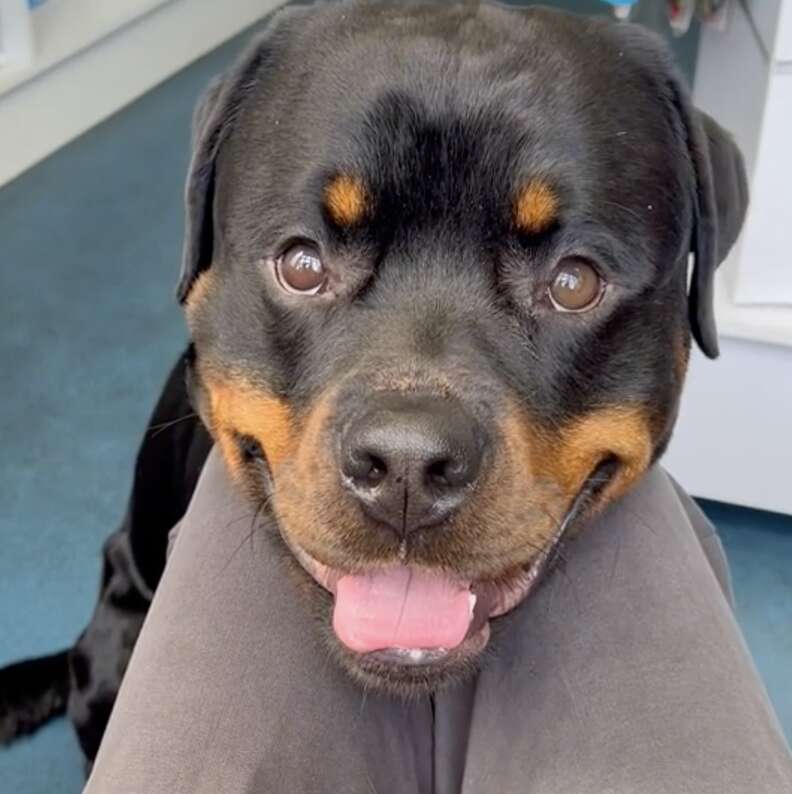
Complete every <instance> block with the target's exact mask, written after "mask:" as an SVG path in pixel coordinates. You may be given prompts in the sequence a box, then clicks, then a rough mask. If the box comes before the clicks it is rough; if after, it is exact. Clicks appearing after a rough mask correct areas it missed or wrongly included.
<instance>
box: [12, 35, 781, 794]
mask: <svg viewBox="0 0 792 794" xmlns="http://www.w3.org/2000/svg"><path fill="white" fill-rule="evenodd" d="M238 48H239V41H238V40H237V41H233V42H231V43H229V44H228V45H226V46H224V47H222V48H221V49H219V50H217V51H216V52H214V53H212V54H211V55H209V56H207V57H206V58H204V59H202V60H201V61H199V62H198V63H196V64H194V65H192V66H191V67H190V68H189V69H187V70H185V71H184V72H182V73H181V74H179V75H177V76H176V77H175V78H173V79H171V80H169V81H168V82H167V83H165V84H164V85H162V86H161V87H159V88H158V89H156V90H154V91H152V92H150V93H149V94H147V95H146V96H145V97H143V98H142V99H141V100H139V101H138V102H136V103H135V104H134V105H132V106H130V107H129V108H127V109H126V110H124V111H122V112H121V113H119V114H118V115H116V116H114V117H113V118H112V119H110V120H109V121H107V122H106V123H104V124H102V125H101V126H99V127H97V128H96V129H94V130H92V131H91V132H89V133H88V134H86V135H84V136H83V137H81V138H80V139H79V140H77V141H75V142H74V143H73V144H71V145H70V146H68V147H66V148H64V149H63V150H61V151H60V152H58V153H56V154H55V155H53V156H52V157H51V158H49V159H48V160H46V161H45V162H43V163H42V164H40V165H39V166H37V167H36V168H34V169H33V170H31V171H29V172H28V173H26V174H24V175H23V176H22V177H20V178H19V179H17V180H16V181H15V182H13V183H12V184H10V185H8V186H6V187H5V188H3V189H2V190H0V240H2V244H1V245H2V249H1V250H2V265H1V266H0V317H2V318H3V325H2V333H1V334H0V371H2V373H3V383H4V384H5V386H4V388H3V411H2V414H0V438H2V440H3V443H2V449H1V450H0V549H2V553H1V554H0V664H3V663H5V662H8V661H11V660H13V659H17V658H19V657H22V656H26V655H36V654H40V653H45V652H49V651H52V650H55V649H58V648H61V647H65V646H67V645H69V644H70V643H71V642H72V641H73V640H74V638H75V637H76V635H77V634H78V633H79V631H80V630H81V629H82V627H83V626H84V624H85V623H86V621H87V620H88V618H89V616H90V613H91V610H92V606H93V602H94V599H95V596H96V588H97V582H98V574H99V551H100V547H101V543H102V541H103V539H104V538H105V537H106V536H107V535H108V534H109V533H110V532H111V531H112V530H113V529H114V528H115V526H116V525H117V524H118V522H119V520H120V519H121V515H122V511H123V507H124V502H125V500H126V497H127V489H128V486H129V482H130V477H131V468H132V461H133V455H134V451H135V447H136V444H137V442H138V439H139V437H140V434H141V432H142V429H143V427H144V424H145V421H146V418H147V415H148V412H149V411H150V409H151V407H152V405H153V401H154V399H155V397H156V395H157V392H158V389H159V387H160V385H161V382H162V380H163V378H164V376H165V374H166V372H167V370H168V368H169V366H170V364H171V362H172V360H173V358H174V356H175V354H176V353H177V351H178V350H179V349H180V347H181V345H182V343H183V340H184V338H185V333H184V328H183V323H182V319H181V314H180V312H179V310H178V309H177V307H176V304H175V301H174V299H173V289H174V285H175V281H176V275H177V263H178V260H179V252H180V247H181V234H182V215H181V212H182V208H181V194H182V183H183V179H184V173H185V169H186V165H187V156H188V146H187V144H188V130H189V120H190V115H191V110H192V107H193V104H194V102H195V99H196V97H197V95H198V94H199V92H200V90H201V89H202V88H203V86H204V85H205V84H206V83H207V81H208V80H209V78H210V77H211V76H212V75H214V74H216V73H217V72H218V71H220V70H221V69H223V68H224V67H225V66H226V64H227V63H228V61H229V59H230V58H231V57H232V55H233V54H234V53H235V52H236V51H237V50H238ZM706 507H707V509H708V511H709V512H710V515H711V516H712V517H713V519H714V520H715V522H716V523H717V524H718V526H719V527H720V529H721V531H722V533H723V537H724V540H725V542H726V545H727V548H728V551H729V554H730V557H731V561H732V564H733V566H734V581H735V588H736V591H737V597H738V602H739V617H740V620H741V622H742V624H743V627H744V629H745V633H746V636H747V638H748V641H749V643H750V645H751V648H752V651H753V653H754V656H755V658H756V660H757V664H758V666H759V668H760V670H761V672H762V674H763V676H764V678H765V681H766V682H767V685H768V688H769V690H770V692H771V695H772V696H773V698H774V700H775V703H776V706H777V708H778V710H779V712H780V714H781V716H782V719H783V720H784V723H785V725H786V728H787V731H788V733H789V735H790V736H792V690H791V689H790V687H789V685H788V681H789V675H788V671H789V670H792V631H791V630H790V626H792V519H789V518H782V517H778V516H769V515H766V514H760V513H757V512H753V511H746V510H740V509H735V508H730V507H727V506H723V505H715V504H710V505H707V506H706ZM81 782H82V770H81V760H80V755H79V752H78V749H77V745H76V742H75V740H74V738H73V736H72V733H71V729H70V727H69V726H68V725H67V724H66V722H65V721H63V720H60V721H58V722H56V723H54V724H52V725H50V726H48V727H47V728H46V729H44V730H43V731H42V732H40V733H39V734H38V735H37V736H36V737H35V738H33V739H31V740H25V741H21V742H19V743H17V744H16V745H14V746H13V748H11V749H9V750H0V792H2V794H5V792H8V793H9V794H10V793H11V792H14V794H45V792H46V794H50V793H51V792H52V791H58V792H60V793H61V794H77V792H79V791H80V788H81Z"/></svg>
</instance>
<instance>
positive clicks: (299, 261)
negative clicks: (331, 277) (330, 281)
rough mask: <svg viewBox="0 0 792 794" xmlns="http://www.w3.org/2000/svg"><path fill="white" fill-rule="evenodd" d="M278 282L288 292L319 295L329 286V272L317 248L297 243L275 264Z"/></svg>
mask: <svg viewBox="0 0 792 794" xmlns="http://www.w3.org/2000/svg"><path fill="white" fill-rule="evenodd" d="M275 270H276V273H277V276H278V281H279V282H280V284H281V286H282V287H283V288H284V289H285V290H286V291H287V292H293V293H296V294H299V295H317V294H318V293H320V292H322V290H323V289H324V288H325V287H326V286H327V272H326V271H325V267H324V264H323V263H322V257H321V255H320V253H319V251H318V249H317V248H316V247H315V246H312V245H309V244H308V243H297V244H296V245H293V246H292V247H291V248H289V249H288V250H287V251H286V252H285V253H284V254H283V255H281V256H280V257H278V259H277V261H276V262H275Z"/></svg>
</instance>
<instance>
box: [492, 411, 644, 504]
mask: <svg viewBox="0 0 792 794" xmlns="http://www.w3.org/2000/svg"><path fill="white" fill-rule="evenodd" d="M505 430H506V433H507V434H509V435H513V434H516V435H518V436H520V437H522V439H523V443H522V447H523V449H524V450H525V451H526V452H527V454H528V455H529V457H530V461H529V464H528V465H529V469H530V472H531V475H532V476H531V479H532V480H534V481H537V480H538V481H542V480H549V481H551V482H555V483H557V484H558V485H559V486H560V487H561V489H562V490H563V491H564V492H565V493H566V494H567V496H568V497H570V498H571V497H573V496H574V495H575V494H576V493H577V492H578V491H579V490H580V488H581V487H582V485H583V483H584V482H585V480H586V477H588V476H589V474H591V472H592V471H593V470H594V468H595V467H596V466H597V465H598V464H599V463H600V462H602V461H603V460H604V459H605V458H606V457H608V456H611V455H615V456H616V457H617V458H618V459H619V461H620V462H621V468H620V469H619V472H618V474H617V476H616V478H615V479H614V480H613V481H612V482H611V484H610V485H609V486H608V487H607V488H606V490H605V491H604V492H603V495H602V497H601V498H600V500H599V504H600V505H602V504H604V503H607V502H609V501H611V500H613V499H615V498H617V497H618V496H621V495H622V494H623V493H624V492H625V491H626V490H627V489H628V488H629V487H630V485H631V484H632V483H634V482H635V481H636V480H637V479H638V478H639V477H640V476H641V475H642V474H643V473H644V472H645V471H646V469H647V467H648V466H649V462H650V460H651V456H652V433H651V417H650V414H649V411H648V410H647V409H646V408H645V407H643V406H630V405H623V406H612V407H608V408H602V409H599V410H597V411H594V412H592V413H590V414H588V415H586V416H583V417H581V418H580V419H576V420H574V421H572V422H571V423H569V424H567V425H566V426H564V427H562V428H560V429H559V430H553V431H550V430H546V429H539V428H537V427H536V425H535V423H533V422H532V421H531V420H530V419H527V418H526V417H521V416H519V415H517V416H512V417H510V419H509V420H507V425H506V429H505Z"/></svg>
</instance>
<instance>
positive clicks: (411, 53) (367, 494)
mask: <svg viewBox="0 0 792 794" xmlns="http://www.w3.org/2000/svg"><path fill="white" fill-rule="evenodd" d="M716 190H717V191H718V196H719V201H718V202H717V203H716V202H715V191H716ZM187 198H188V232H187V241H186V246H185V262H184V272H183V275H182V282H181V285H180V296H181V298H182V300H183V302H184V304H185V308H186V314H187V319H188V324H189V327H190V330H191V335H192V339H193V344H194V350H195V361H194V365H193V374H192V378H191V381H192V391H193V399H194V402H195V403H196V407H197V409H198V410H199V412H200V414H201V416H202V418H203V420H204V422H205V423H206V425H207V427H208V428H209V429H210V431H211V433H212V434H213V436H214V438H215V440H216V442H217V443H218V444H219V446H220V448H221V450H222V452H223V455H224V457H225V460H226V462H227V464H228V467H229V469H230V471H231V472H232V474H233V475H234V477H235V478H237V479H238V480H239V481H240V482H241V483H242V484H244V486H245V487H246V489H247V491H248V492H249V493H250V495H251V498H252V499H253V500H255V501H256V502H257V503H258V504H261V505H263V504H264V503H266V504H267V506H268V508H267V509H271V510H272V511H273V512H274V515H275V516H276V518H277V523H278V525H279V527H280V530H281V534H282V537H283V540H284V541H285V543H286V544H287V545H288V547H289V548H290V549H291V551H292V552H293V556H294V558H295V559H296V560H298V561H299V563H300V564H301V570H303V571H305V572H306V573H307V574H308V575H309V576H310V577H311V580H312V582H311V588H310V597H311V598H312V599H313V600H314V601H315V603H316V605H317V606H318V607H319V610H318V611H319V613H320V615H321V618H320V622H321V625H322V627H323V631H324V633H325V635H326V637H327V639H328V642H329V643H330V646H331V647H332V648H333V649H334V651H335V652H336V653H337V655H338V657H339V659H341V661H342V662H343V663H344V664H345V665H346V667H347V668H348V669H349V670H350V671H351V672H352V673H353V674H354V675H355V676H356V677H358V678H359V679H361V680H363V681H364V682H365V683H366V684H367V685H373V686H380V687H384V688H389V689H392V690H397V691H401V692H411V691H416V690H418V691H419V690H425V689H427V688H435V687H437V686H439V685H441V684H442V683H443V682H444V681H447V680H450V679H451V678H453V677H454V676H457V675H459V674H460V673H462V672H464V671H466V670H469V669H473V668H475V665H476V662H477V659H478V658H479V656H480V654H481V652H482V650H483V649H484V648H485V646H486V645H487V643H488V640H489V631H490V621H491V620H492V619H493V618H495V617H497V616H499V615H501V614H503V613H505V612H507V611H508V610H510V609H511V608H513V607H514V606H515V605H516V604H517V603H519V602H520V601H521V600H522V599H524V598H525V597H526V596H527V594H528V593H529V592H530V591H531V589H532V588H533V587H534V586H535V585H536V583H537V582H538V581H539V579H540V577H541V574H542V572H543V571H544V569H545V568H546V567H547V566H548V564H549V563H550V562H551V560H552V556H553V551H554V550H555V549H556V548H557V546H558V544H559V542H560V541H561V539H562V536H564V535H565V534H566V533H567V532H568V531H569V530H570V528H572V527H573V526H574V524H575V522H576V521H577V520H578V519H580V518H581V517H582V516H585V515H588V514H590V513H591V512H593V511H595V510H597V509H599V508H601V507H602V506H603V505H605V504H607V503H608V502H609V501H611V500H613V499H615V498H617V497H618V496H619V495H620V494H622V493H623V492H624V491H625V490H626V489H627V488H629V487H630V486H631V485H632V484H633V483H634V482H635V481H636V480H637V479H638V478H639V477H640V476H641V474H642V473H643V472H644V471H645V470H646V468H647V467H648V466H649V465H650V464H651V463H652V462H653V461H654V460H655V459H656V458H657V457H658V455H659V454H660V453H661V452H662V450H663V449H664V447H665V445H666V443H667V441H668V439H669V436H670V433H671V429H672V426H673V423H674V419H675V416H676V410H677V403H678V399H679V394H680V390H681V387H682V383H683V379H684V374H685V369H686V362H687V356H688V351H689V339H690V334H691V329H692V331H693V333H694V334H695V336H696V338H697V339H698V341H699V343H700V344H701V346H702V347H703V348H704V350H705V352H707V353H709V354H711V355H714V354H715V353H716V350H717V348H716V338H715V332H714V326H713V323H712V309H711V282H712V276H713V271H714V269H715V267H716V265H717V264H718V263H719V261H720V260H721V259H722V258H723V257H724V256H725V254H726V252H727V251H728V249H729V247H730V246H731V244H732V243H733V241H734V238H735V237H736V234H737V232H738V231H739V226H740V224H741V222H742V216H743V213H744V210H745V182H744V175H743V172H742V165H741V160H740V158H739V154H738V153H737V151H736V149H735V148H734V145H733V144H732V143H731V141H730V139H729V138H728V137H727V136H726V135H725V134H724V133H723V132H722V131H721V130H720V129H719V128H718V127H717V125H715V124H714V122H711V121H710V120H709V119H707V118H706V117H703V116H701V115H700V114H697V113H696V112H695V111H694V110H692V109H691V108H690V107H689V104H688V100H687V97H686V95H685V92H684V90H683V89H682V88H681V87H680V84H679V82H678V81H677V79H676V77H675V74H674V72H673V70H672V68H671V67H670V65H669V62H668V57H667V55H666V53H665V51H664V49H663V47H662V45H659V44H658V43H657V42H655V40H654V39H653V38H652V37H651V36H649V35H648V34H646V33H643V32H641V31H640V30H638V29H634V28H631V27H629V26H618V27H617V26H615V25H610V24H606V23H603V22H601V21H592V20H583V19H578V18H575V17H571V16H567V15H564V14H561V13H556V12H551V11H546V10H535V9H534V10H530V11H509V10H505V9H502V8H499V7H495V6H480V7H478V6H477V7H475V8H473V7H471V6H465V7H453V6H441V5H438V6H427V5H426V4H421V5H420V6H417V5H416V6H407V7H405V6H401V7H390V6H385V5H378V4H375V5H360V4H353V5H347V4H342V5H339V6H326V7H322V8H320V9H315V10H305V9H303V10H298V11H292V12H289V13H287V14H285V15H281V16H279V17H277V18H276V20H275V22H273V23H272V24H271V25H270V27H269V29H268V31H267V32H266V33H265V35H264V37H263V38H262V39H261V40H260V41H259V42H257V43H256V44H255V46H254V47H253V48H252V49H251V50H250V52H249V53H248V54H247V55H246V56H245V57H244V58H243V60H242V61H241V62H240V64H239V65H238V66H237V68H236V69H235V70H234V71H233V72H232V73H231V74H230V75H228V76H227V77H226V78H225V79H223V80H221V81H219V82H217V83H215V85H214V86H213V87H212V88H211V89H210V91H209V93H208V95H207V98H206V99H205V100H204V103H203V105H202V106H201V107H200V108H199V110H198V113H197V116H196V140H195V155H194V159H193V164H192V168H191V176H190V182H189V185H188V194H187ZM691 251H692V252H693V253H694V254H695V258H696V266H695V270H694V273H693V278H692V282H691V287H690V296H689V298H688V282H687V263H688V256H689V254H690V253H691Z"/></svg>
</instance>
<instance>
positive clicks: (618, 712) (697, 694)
mask: <svg viewBox="0 0 792 794" xmlns="http://www.w3.org/2000/svg"><path fill="white" fill-rule="evenodd" d="M251 519H252V515H251V510H250V508H249V507H248V506H247V504H246V503H245V502H244V501H243V500H242V499H241V498H240V497H239V496H238V495H237V494H236V493H235V492H234V490H233V487H232V485H231V484H230V482H229V481H228V478H227V476H226V474H225V471H224V469H223V466H222V464H221V462H220V461H219V458H218V456H217V455H216V454H215V453H212V455H211V456H210V458H209V461H208V463H207V466H206V469H205V470H204V473H203V475H202V478H201V481H200V484H199V486H198V489H197V492H196V494H195V497H194V499H193V502H192V505H191V506H190V509H189V511H188V513H187V515H186V517H185V519H184V520H183V522H182V524H181V528H180V532H179V536H178V540H177V542H176V544H175V548H174V550H173V553H172V554H171V557H170V559H169V561H168V565H167V570H166V572H165V576H164V578H163V580H162V583H161V584H160V587H159V589H158V591H157V594H156V597H155V599H154V603H153V605H152V608H151V612H150V614H149V617H148V618H147V620H146V623H145V626H144V628H143V632H142V635H141V637H140V640H139V642H138V646H137V648H136V650H135V653H134V656H133V658H132V662H131V665H130V668H129V672H128V673H127V676H126V679H125V680H124V684H123V687H122V689H121V693H120V696H119V699H118V703H117V705H116V708H115V711H114V713H113V716H112V718H111V720H110V724H109V727H108V729H107V733H106V735H105V739H104V743H103V744H102V747H101V750H100V752H99V756H98V758H97V761H96V764H95V767H94V770H93V774H92V776H91V779H90V781H89V783H88V786H87V788H86V792H88V793H89V794H144V793H145V794H166V792H167V794H241V792H262V794H263V793H264V792H275V793H276V794H279V793H280V792H284V793H285V792H289V794H298V793H300V794H302V793H305V794H312V793H313V792H316V793H317V794H319V793H322V794H324V793H325V792H327V793H328V794H329V793H330V792H333V793H334V794H335V793H336V792H339V793H342V792H343V793H344V794H346V793H349V794H373V793H374V792H377V794H414V793H415V794H417V793H418V792H420V793H421V794H424V793H426V794H428V793H429V792H434V793H435V794H451V792H462V793H463V794H518V793H519V794H523V793H528V792H530V794H562V793H563V794H610V793H613V794H644V792H646V794H660V792H663V794H665V792H668V794H684V793H685V792H690V794H709V793H710V792H711V794H736V793H737V792H739V793H740V794H743V793H744V794H765V793H766V794H783V793H784V792H792V764H791V763H790V756H789V751H788V749H787V747H786V744H785V742H784V739H783V738H782V735H781V731H780V728H779V726H778V723H777V720H776V718H775V716H774V715H773V712H772V709H771V708H770V706H769V704H768V701H767V696H766V694H765V691H764V689H763V688H762V685H761V683H760V682H759V680H758V678H757V675H756V672H755V670H754V668H753V665H752V663H751V660H750V657H749V655H748V652H747V650H746V647H745V643H744V641H743V639H742V637H741V635H740V632H739V630H738V628H737V626H736V624H735V620H734V616H733V615H732V611H731V608H730V605H729V601H728V581H727V580H728V576H727V574H726V569H725V565H724V563H723V557H722V552H721V550H720V546H719V543H718V540H717V537H716V536H715V535H714V534H713V529H712V527H711V525H710V524H709V523H708V522H707V520H706V519H705V518H704V516H703V515H702V514H701V512H700V511H699V510H698V508H697V507H696V506H695V504H694V503H693V502H692V501H691V500H690V499H689V498H688V497H687V496H686V495H685V494H683V493H681V492H680V491H679V490H678V489H677V488H676V487H675V486H674V484H673V483H672V481H671V480H670V479H669V478H668V476H667V475H666V474H665V473H664V472H663V471H662V470H660V469H654V470H653V471H651V472H650V473H649V474H648V476H647V477H646V478H645V479H644V480H643V482H642V483H641V484H640V485H639V486H638V487H637V488H636V489H635V490H634V491H633V492H632V493H630V494H629V495H628V496H627V497H625V498H624V499H623V500H622V501H621V502H620V503H619V504H617V505H615V506H613V507H611V508H610V509H609V510H608V511H607V512H606V513H605V514H604V515H603V516H602V517H601V518H599V519H598V520H596V521H594V522H592V524H591V525H590V526H589V527H587V528H586V530H585V531H584V532H583V533H582V535H581V537H580V538H579V539H577V540H575V541H573V542H571V543H570V544H569V545H568V546H567V548H566V550H565V557H566V563H565V565H564V567H563V570H560V569H559V570H556V571H555V572H554V573H553V574H552V575H551V577H550V578H549V580H548V581H547V582H546V583H545V585H544V586H543V587H542V588H541V589H540V590H539V591H537V593H535V594H534V595H533V596H532V597H531V599H530V600H529V601H528V602H527V603H526V604H524V605H523V606H522V607H520V608H519V609H517V610H516V611H515V612H514V613H512V614H511V615H510V616H507V617H506V618H503V619H501V621H499V622H500V625H499V627H498V635H499V636H498V637H497V648H498V650H497V652H496V653H494V654H493V656H492V658H490V659H489V660H488V663H487V665H486V666H485V668H484V670H483V672H482V673H481V674H480V675H479V676H478V678H477V679H476V680H475V681H473V682H470V683H469V684H466V685H462V686H459V687H457V688H455V689H451V690H449V691H447V692H444V693H442V694H440V695H437V696H436V697H435V698H433V699H430V698H426V699H422V700H417V701H414V702H411V703H402V702H399V701H394V700H391V699H388V698H385V697H380V696H377V695H375V694H373V693H368V694H364V693H363V692H362V690H360V689H359V688H358V687H357V686H356V685H354V684H353V683H351V682H350V681H348V680H347V678H346V677H345V675H344V674H343V673H342V672H340V671H339V670H338V669H336V667H335V665H334V664H333V663H332V662H331V661H330V660H329V659H328V658H327V654H326V653H325V651H324V650H323V648H322V646H321V645H320V644H319V642H318V640H317V632H316V630H315V627H314V626H313V625H312V622H311V618H310V617H309V616H308V614H307V612H306V610H305V609H304V607H303V604H302V603H301V602H300V599H299V595H298V588H296V587H295V583H294V581H293V580H292V579H291V578H290V577H289V576H288V575H286V573H285V571H284V568H283V564H282V552H281V551H280V550H279V547H278V546H277V544H275V543H274V542H273V541H272V540H270V539H268V538H267V536H266V533H263V532H257V533H256V534H255V535H253V536H249V535H250V529H251Z"/></svg>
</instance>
